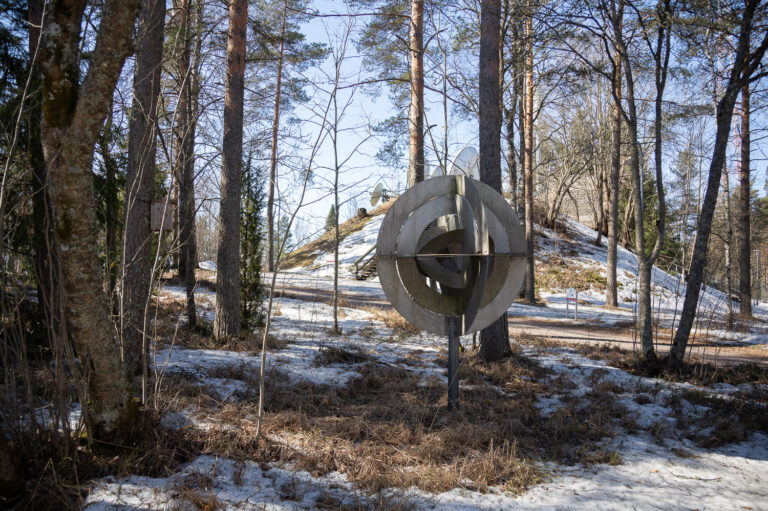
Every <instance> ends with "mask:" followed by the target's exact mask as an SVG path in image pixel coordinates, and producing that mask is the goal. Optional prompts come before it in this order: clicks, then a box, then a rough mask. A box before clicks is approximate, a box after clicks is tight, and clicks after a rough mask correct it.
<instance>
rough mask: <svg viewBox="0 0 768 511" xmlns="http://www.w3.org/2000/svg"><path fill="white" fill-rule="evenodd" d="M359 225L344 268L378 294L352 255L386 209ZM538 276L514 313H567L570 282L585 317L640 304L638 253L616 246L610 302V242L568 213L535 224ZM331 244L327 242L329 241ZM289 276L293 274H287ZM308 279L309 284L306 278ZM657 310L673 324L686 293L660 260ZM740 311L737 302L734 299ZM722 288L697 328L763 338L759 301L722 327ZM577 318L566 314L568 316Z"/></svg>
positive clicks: (370, 240) (728, 340)
mask: <svg viewBox="0 0 768 511" xmlns="http://www.w3.org/2000/svg"><path fill="white" fill-rule="evenodd" d="M377 213H378V214H376V215H374V216H372V218H371V219H370V220H368V221H367V223H365V225H364V226H363V227H362V228H361V229H360V230H358V231H355V232H353V233H351V234H349V235H348V236H346V237H345V238H344V239H343V240H342V242H341V243H340V246H339V263H340V264H339V275H340V277H341V278H342V279H343V281H344V285H345V286H347V287H348V288H349V287H351V288H352V292H357V293H359V294H366V295H368V294H375V295H376V296H380V297H383V294H382V293H381V290H380V289H378V288H376V289H373V287H375V286H371V283H373V282H378V279H377V278H374V279H371V280H370V281H367V282H359V281H354V280H353V279H354V262H355V261H356V260H357V259H358V258H359V257H361V256H362V255H364V254H366V252H368V251H369V250H370V249H371V248H372V247H373V246H374V245H375V243H376V239H377V236H378V231H379V228H380V226H381V222H382V220H383V219H384V214H385V213H386V210H385V209H380V210H379V211H377ZM536 232H537V235H536V254H535V256H536V279H537V295H538V296H539V297H541V298H542V299H543V300H544V301H545V303H546V305H547V306H546V307H530V306H526V305H523V304H519V303H515V304H513V305H512V306H511V307H510V309H509V314H510V316H511V317H522V318H538V319H546V320H550V321H565V320H566V299H565V293H566V290H567V288H568V287H574V288H575V289H577V290H578V291H579V315H578V319H579V320H581V321H592V322H599V323H601V324H605V325H627V324H628V323H630V322H631V321H632V319H633V317H634V314H635V312H636V308H637V286H638V282H637V273H638V270H637V258H636V257H635V255H634V253H633V252H631V251H629V250H627V249H625V248H624V247H621V246H619V248H618V264H617V281H618V288H619V289H618V296H619V308H618V309H608V308H605V307H604V306H605V284H606V261H607V244H606V239H605V237H603V240H602V243H601V245H600V246H599V247H598V246H595V244H594V241H595V239H596V237H597V232H596V231H594V230H592V229H590V228H588V227H586V226H584V225H583V224H580V223H578V222H576V221H573V220H571V219H563V221H562V222H560V223H559V225H558V232H555V231H553V230H551V229H546V228H543V227H540V226H536ZM329 248H330V247H329ZM288 271H289V274H290V272H293V273H296V275H295V276H294V277H293V280H294V281H295V282H298V281H301V279H302V278H304V279H306V278H309V279H310V280H311V281H313V282H314V283H313V284H310V285H315V286H323V285H325V284H323V282H324V279H327V278H330V277H331V276H332V275H333V252H332V251H330V250H328V251H317V252H314V253H312V254H311V264H309V265H307V266H305V267H302V268H294V269H289V270H288ZM286 279H287V280H288V281H291V280H292V279H291V277H286ZM304 282H305V285H306V283H307V281H306V280H304ZM652 282H653V284H652V296H653V310H654V317H655V318H657V319H658V321H659V326H661V327H664V328H674V327H675V326H676V323H677V320H678V319H679V314H680V309H681V308H682V304H683V297H684V296H685V281H684V280H683V279H682V278H681V276H679V275H672V274H669V273H667V272H665V271H663V270H662V269H660V268H658V267H654V269H653V273H652ZM733 307H734V310H735V311H737V312H738V303H734V304H733ZM726 311H727V308H726V303H725V294H724V293H722V292H720V291H717V290H716V289H713V288H711V287H708V288H706V289H703V290H702V293H701V296H700V299H699V317H698V320H697V324H696V328H698V329H699V330H702V331H703V330H706V334H707V336H708V337H710V338H712V339H715V340H716V341H717V342H720V343H722V344H740V345H744V344H746V345H766V346H768V332H766V327H765V324H764V323H761V322H760V321H767V320H768V304H767V303H765V302H761V303H760V304H759V305H758V306H757V307H754V308H753V313H754V315H755V317H756V318H758V320H759V321H758V322H756V323H755V324H753V325H751V326H748V327H746V328H747V331H742V332H732V331H726V330H725V328H724V326H725V325H724V318H725V315H726ZM570 321H572V319H571V320H569V322H570Z"/></svg>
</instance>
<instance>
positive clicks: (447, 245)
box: [376, 175, 525, 408]
mask: <svg viewBox="0 0 768 511" xmlns="http://www.w3.org/2000/svg"><path fill="white" fill-rule="evenodd" d="M376 260H377V265H378V270H379V281H380V282H381V287H382V288H383V289H384V293H385V294H386V295H387V297H388V298H389V300H390V302H392V305H393V306H394V307H395V309H396V310H397V311H398V312H399V313H400V314H401V315H402V316H403V317H404V318H405V319H407V320H408V321H410V322H411V323H413V324H414V325H416V326H417V327H419V328H421V329H423V330H427V331H429V332H433V333H436V334H441V335H447V336H448V340H449V343H448V379H449V385H448V405H449V407H450V408H453V407H455V406H456V403H457V400H458V379H457V377H456V373H457V369H458V338H459V336H460V335H462V334H466V333H471V332H476V331H478V330H481V329H482V328H484V327H486V326H488V325H490V324H491V323H493V322H494V321H495V320H496V319H498V318H499V317H500V316H501V315H502V314H504V312H506V310H507V308H508V307H509V305H510V304H511V303H512V301H513V300H514V299H515V296H517V292H518V290H519V289H520V285H521V284H522V282H523V277H524V273H525V266H524V262H525V240H524V236H523V231H522V229H521V227H520V221H519V220H518V218H517V214H516V213H515V212H514V210H513V209H512V208H511V207H510V206H509V204H507V202H506V201H505V200H504V198H503V197H502V196H501V194H499V193H498V192H496V191H495V190H494V189H493V188H491V187H490V186H488V185H486V184H483V183H481V182H479V181H476V180H474V179H471V178H469V177H466V176H463V175H453V176H440V177H435V178H432V179H429V180H427V181H423V182H421V183H418V184H417V185H416V186H414V187H412V188H410V189H409V190H407V191H406V192H405V193H403V194H402V195H401V196H400V197H399V198H398V199H397V201H396V202H395V203H394V204H393V205H392V207H391V208H390V209H389V211H388V212H387V215H386V216H385V217H384V221H383V222H382V224H381V228H380V229H379V237H378V240H377V243H376Z"/></svg>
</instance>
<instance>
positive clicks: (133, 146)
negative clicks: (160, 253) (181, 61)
mask: <svg viewBox="0 0 768 511" xmlns="http://www.w3.org/2000/svg"><path fill="white" fill-rule="evenodd" d="M164 24H165V0H142V1H141V7H140V11H139V30H138V40H137V43H138V45H137V50H136V63H135V67H134V73H133V105H132V106H131V125H130V132H129V134H128V166H127V171H126V178H125V206H124V210H125V211H124V215H125V216H124V233H123V251H122V252H123V263H122V266H123V268H122V273H123V279H122V286H121V288H122V290H121V294H122V299H121V301H120V304H121V305H120V306H121V314H120V317H121V321H122V328H121V332H122V335H123V354H124V360H125V364H126V370H128V371H129V373H131V372H133V373H137V372H141V371H142V368H143V367H144V366H146V364H147V356H146V350H147V342H146V334H145V332H146V327H147V325H146V318H145V311H146V307H147V302H148V301H149V299H150V294H149V288H150V284H151V280H152V275H151V273H152V259H151V258H152V231H151V224H150V220H151V218H150V209H151V205H152V196H153V194H154V188H155V180H154V177H155V175H154V174H155V149H156V143H155V141H156V136H157V132H156V129H155V128H156V122H157V103H158V97H159V95H160V66H161V60H162V57H163V29H164Z"/></svg>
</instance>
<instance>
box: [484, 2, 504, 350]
mask: <svg viewBox="0 0 768 511" xmlns="http://www.w3.org/2000/svg"><path fill="white" fill-rule="evenodd" d="M500 17H501V4H500V2H499V0H483V2H482V4H481V15H480V64H479V69H480V77H479V82H480V105H479V106H480V111H479V113H480V126H479V135H480V181H482V182H483V183H485V184H487V185H489V186H490V187H491V188H493V189H494V190H496V191H497V192H499V193H501V133H500V131H499V127H500V126H501V109H500V104H499V103H500V98H499V45H500V44H501V41H500V38H499V25H500V22H501V18H500ZM510 351H511V350H510V347H509V330H508V328H507V315H506V313H505V314H503V315H502V316H501V317H500V318H499V319H497V320H496V321H495V322H494V323H492V324H491V325H490V326H488V327H486V328H484V329H483V331H482V332H481V334H480V351H479V353H478V357H480V359H481V360H485V361H487V362H493V361H496V360H499V359H501V358H502V357H504V356H506V355H508V354H509V353H510Z"/></svg>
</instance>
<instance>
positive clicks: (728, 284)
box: [723, 168, 733, 328]
mask: <svg viewBox="0 0 768 511" xmlns="http://www.w3.org/2000/svg"><path fill="white" fill-rule="evenodd" d="M723 193H724V194H725V304H726V311H728V318H727V320H726V325H728V327H729V328H730V327H731V326H732V323H733V298H732V297H733V279H732V275H733V272H732V271H731V268H732V266H733V265H732V264H731V262H732V260H733V259H732V258H731V254H732V251H731V247H732V246H733V225H732V222H733V214H732V209H731V177H730V176H729V175H728V168H724V169H723Z"/></svg>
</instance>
